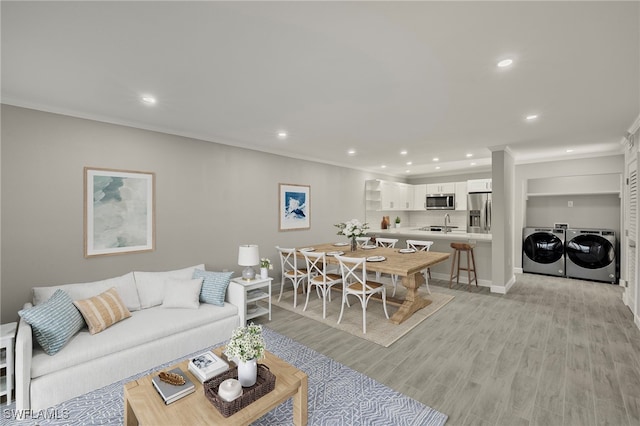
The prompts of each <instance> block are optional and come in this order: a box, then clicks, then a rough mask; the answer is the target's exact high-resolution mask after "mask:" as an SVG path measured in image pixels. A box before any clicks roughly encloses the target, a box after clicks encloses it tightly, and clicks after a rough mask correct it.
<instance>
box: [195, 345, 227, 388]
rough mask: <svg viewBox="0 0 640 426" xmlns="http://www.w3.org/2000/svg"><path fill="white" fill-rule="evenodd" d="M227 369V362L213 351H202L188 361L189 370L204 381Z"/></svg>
mask: <svg viewBox="0 0 640 426" xmlns="http://www.w3.org/2000/svg"><path fill="white" fill-rule="evenodd" d="M228 369H229V364H227V362H226V361H225V360H223V359H222V358H220V357H219V356H217V355H216V354H214V353H213V352H204V353H201V354H199V355H196V356H195V357H193V358H192V359H191V360H190V361H189V371H190V372H191V373H192V374H193V375H194V376H195V377H196V379H198V380H199V381H200V383H204V382H205V381H207V380H209V379H210V378H212V377H214V376H217V375H218V374H220V373H223V372H225V371H227V370H228Z"/></svg>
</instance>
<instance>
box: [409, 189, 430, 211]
mask: <svg viewBox="0 0 640 426" xmlns="http://www.w3.org/2000/svg"><path fill="white" fill-rule="evenodd" d="M426 209H427V184H425V183H423V184H421V185H413V207H412V209H411V210H426Z"/></svg>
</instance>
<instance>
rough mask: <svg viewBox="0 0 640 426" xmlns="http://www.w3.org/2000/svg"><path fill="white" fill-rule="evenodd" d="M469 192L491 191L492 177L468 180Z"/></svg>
mask: <svg viewBox="0 0 640 426" xmlns="http://www.w3.org/2000/svg"><path fill="white" fill-rule="evenodd" d="M467 192H469V193H472V192H491V179H474V180H468V181H467Z"/></svg>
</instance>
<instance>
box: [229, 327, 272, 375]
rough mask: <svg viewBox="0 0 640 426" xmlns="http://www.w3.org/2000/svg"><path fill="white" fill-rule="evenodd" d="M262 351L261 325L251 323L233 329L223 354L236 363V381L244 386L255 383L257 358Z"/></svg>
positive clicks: (262, 355)
mask: <svg viewBox="0 0 640 426" xmlns="http://www.w3.org/2000/svg"><path fill="white" fill-rule="evenodd" d="M264 351H265V342H264V338H263V337H262V326H261V325H256V324H254V323H251V324H249V325H248V326H246V327H238V328H236V329H235V330H234V331H233V334H232V335H231V339H230V340H229V343H228V344H227V347H226V348H225V350H224V354H225V355H226V356H227V358H229V359H233V361H234V362H235V363H236V364H238V381H239V382H240V384H241V385H242V387H245V388H246V387H249V386H253V385H254V384H255V383H256V379H257V378H258V363H257V360H258V359H260V358H262V357H264Z"/></svg>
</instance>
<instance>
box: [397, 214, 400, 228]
mask: <svg viewBox="0 0 640 426" xmlns="http://www.w3.org/2000/svg"><path fill="white" fill-rule="evenodd" d="M396 228H400V216H396Z"/></svg>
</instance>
